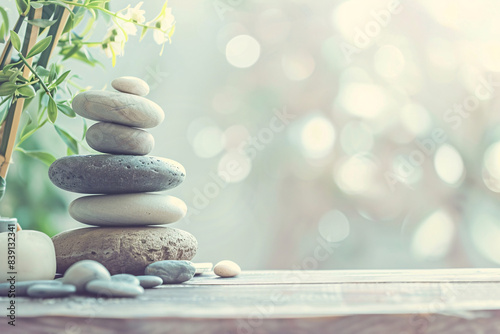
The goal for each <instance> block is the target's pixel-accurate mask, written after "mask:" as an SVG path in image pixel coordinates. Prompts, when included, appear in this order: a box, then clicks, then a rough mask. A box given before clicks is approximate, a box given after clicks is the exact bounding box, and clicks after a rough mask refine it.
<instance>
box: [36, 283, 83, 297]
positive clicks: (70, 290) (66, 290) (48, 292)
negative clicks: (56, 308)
mask: <svg viewBox="0 0 500 334" xmlns="http://www.w3.org/2000/svg"><path fill="white" fill-rule="evenodd" d="M74 293H76V287H75V286H74V285H71V284H61V285H48V284H35V285H32V286H30V287H29V288H28V291H27V295H28V296H29V297H34V298H63V297H67V296H70V295H72V294H74Z"/></svg>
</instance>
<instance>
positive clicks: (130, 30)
mask: <svg viewBox="0 0 500 334" xmlns="http://www.w3.org/2000/svg"><path fill="white" fill-rule="evenodd" d="M142 4H143V2H142V1H141V2H139V3H138V4H137V5H136V6H135V7H133V8H130V7H127V8H125V9H123V10H124V11H125V10H126V11H125V13H123V14H118V15H119V16H120V17H121V18H123V19H125V20H132V21H133V22H123V23H121V24H120V26H121V28H122V29H123V30H124V31H125V33H126V34H127V35H135V34H137V26H136V25H135V24H134V22H136V23H139V24H142V23H144V21H146V18H145V17H144V13H146V11H145V10H142V9H140V8H141V6H142Z"/></svg>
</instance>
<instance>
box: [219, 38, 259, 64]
mask: <svg viewBox="0 0 500 334" xmlns="http://www.w3.org/2000/svg"><path fill="white" fill-rule="evenodd" d="M259 57H260V44H259V42H257V40H256V39H255V38H253V37H252V36H249V35H239V36H236V37H233V38H232V39H231V40H230V41H229V42H228V43H227V45H226V59H227V61H228V62H229V63H230V64H231V65H233V66H234V67H238V68H247V67H250V66H252V65H253V64H255V63H256V62H257V60H258V59H259Z"/></svg>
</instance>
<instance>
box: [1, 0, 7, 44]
mask: <svg viewBox="0 0 500 334" xmlns="http://www.w3.org/2000/svg"><path fill="white" fill-rule="evenodd" d="M0 15H1V16H2V19H3V22H2V24H1V25H0V42H1V43H4V42H5V34H6V33H7V31H9V15H8V14H7V12H6V11H5V9H3V8H2V7H0Z"/></svg>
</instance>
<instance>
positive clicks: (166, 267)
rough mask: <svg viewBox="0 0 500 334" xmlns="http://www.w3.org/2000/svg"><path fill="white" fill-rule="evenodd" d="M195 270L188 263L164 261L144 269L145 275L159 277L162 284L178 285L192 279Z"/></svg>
mask: <svg viewBox="0 0 500 334" xmlns="http://www.w3.org/2000/svg"><path fill="white" fill-rule="evenodd" d="M195 272H196V268H195V267H194V266H193V265H192V264H191V262H190V261H181V260H165V261H158V262H154V263H151V264H150V265H148V266H147V267H146V270H145V274H146V275H155V276H159V277H161V279H162V280H163V283H164V284H178V283H182V282H186V281H189V280H190V279H191V278H193V276H194V273H195Z"/></svg>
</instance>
